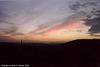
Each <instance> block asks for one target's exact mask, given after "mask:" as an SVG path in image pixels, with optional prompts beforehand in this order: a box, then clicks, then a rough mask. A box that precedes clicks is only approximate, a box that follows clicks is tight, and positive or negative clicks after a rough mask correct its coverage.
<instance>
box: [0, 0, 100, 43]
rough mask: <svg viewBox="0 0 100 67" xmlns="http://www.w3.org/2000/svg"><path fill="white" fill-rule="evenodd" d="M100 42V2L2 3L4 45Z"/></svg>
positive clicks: (33, 0) (0, 28)
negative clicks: (21, 41) (92, 40)
mask: <svg viewBox="0 0 100 67" xmlns="http://www.w3.org/2000/svg"><path fill="white" fill-rule="evenodd" d="M94 38H95V39H100V0H0V42H20V40H21V39H22V40H23V41H24V42H44V43H45V42H68V41H71V40H75V39H94Z"/></svg>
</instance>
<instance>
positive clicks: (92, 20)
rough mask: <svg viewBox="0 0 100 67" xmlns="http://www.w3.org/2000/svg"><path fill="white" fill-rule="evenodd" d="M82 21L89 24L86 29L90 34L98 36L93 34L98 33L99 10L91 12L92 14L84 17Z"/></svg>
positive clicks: (99, 24)
mask: <svg viewBox="0 0 100 67" xmlns="http://www.w3.org/2000/svg"><path fill="white" fill-rule="evenodd" d="M84 21H85V25H87V26H91V27H90V29H89V30H88V32H89V33H90V34H91V36H99V35H95V34H97V33H100V10H99V11H95V12H93V15H92V16H89V17H87V18H86V19H84Z"/></svg>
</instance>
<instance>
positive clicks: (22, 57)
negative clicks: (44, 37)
mask: <svg viewBox="0 0 100 67" xmlns="http://www.w3.org/2000/svg"><path fill="white" fill-rule="evenodd" d="M0 63H1V64H29V65H30V67H100V40H99V39H91V40H85V39H83V40H75V41H71V42H67V43H64V44H58V45H55V44H43V43H23V44H22V45H20V43H7V42H6V43H4V42H2V43H0Z"/></svg>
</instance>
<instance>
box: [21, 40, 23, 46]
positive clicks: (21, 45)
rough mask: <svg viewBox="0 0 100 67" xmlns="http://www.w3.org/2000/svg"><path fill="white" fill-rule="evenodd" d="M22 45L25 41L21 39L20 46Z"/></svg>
mask: <svg viewBox="0 0 100 67" xmlns="http://www.w3.org/2000/svg"><path fill="white" fill-rule="evenodd" d="M22 45H23V41H22V39H21V43H20V47H22Z"/></svg>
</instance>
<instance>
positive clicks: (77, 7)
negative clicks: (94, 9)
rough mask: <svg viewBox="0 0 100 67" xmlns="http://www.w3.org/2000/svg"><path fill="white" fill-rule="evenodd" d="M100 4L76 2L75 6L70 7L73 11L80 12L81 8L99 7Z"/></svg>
mask: <svg viewBox="0 0 100 67" xmlns="http://www.w3.org/2000/svg"><path fill="white" fill-rule="evenodd" d="M97 5H98V4H97V3H96V2H86V3H80V2H75V3H74V4H72V5H70V6H69V8H71V9H72V10H75V11H77V10H79V9H81V8H87V7H90V6H97Z"/></svg>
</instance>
